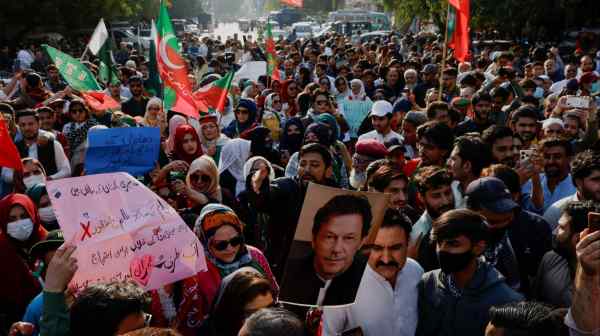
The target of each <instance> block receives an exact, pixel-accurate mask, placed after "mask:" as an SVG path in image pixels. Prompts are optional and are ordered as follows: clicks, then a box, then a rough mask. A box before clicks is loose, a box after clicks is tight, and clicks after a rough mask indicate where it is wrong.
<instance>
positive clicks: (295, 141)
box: [286, 134, 303, 154]
mask: <svg viewBox="0 0 600 336" xmlns="http://www.w3.org/2000/svg"><path fill="white" fill-rule="evenodd" d="M302 139H303V136H302V134H290V135H288V136H287V138H286V145H287V147H288V148H286V149H287V150H288V151H289V152H290V154H293V153H295V152H297V151H299V150H300V147H302Z"/></svg>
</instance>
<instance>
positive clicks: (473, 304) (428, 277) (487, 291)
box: [416, 261, 524, 336]
mask: <svg viewBox="0 0 600 336" xmlns="http://www.w3.org/2000/svg"><path fill="white" fill-rule="evenodd" d="M447 278H448V276H447V275H445V274H444V273H442V272H441V270H440V269H437V270H434V271H431V272H427V273H425V274H424V275H423V278H422V279H421V282H420V283H419V286H418V289H419V324H418V326H417V333H416V335H417V336H426V335H427V336H429V335H436V336H451V335H456V336H481V335H483V334H485V327H486V325H487V323H488V321H489V313H488V312H489V309H490V307H491V306H495V305H502V304H505V303H509V302H516V301H522V300H523V299H524V298H523V297H522V296H521V294H519V293H517V292H515V291H513V290H512V289H511V288H510V287H508V285H507V284H506V283H505V281H504V277H503V276H502V275H501V274H500V273H498V271H496V269H495V268H494V267H493V266H491V265H490V264H488V263H486V262H483V261H480V262H479V267H478V268H477V271H475V274H474V275H473V278H472V279H471V281H470V282H469V283H468V284H467V286H466V287H465V288H464V289H463V290H462V295H460V296H459V297H456V296H455V295H453V294H452V292H451V290H450V288H449V287H448V281H447Z"/></svg>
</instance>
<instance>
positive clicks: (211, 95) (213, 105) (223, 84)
mask: <svg viewBox="0 0 600 336" xmlns="http://www.w3.org/2000/svg"><path fill="white" fill-rule="evenodd" d="M232 82H233V71H230V72H228V73H227V74H226V75H225V76H224V77H223V78H221V79H219V80H216V81H214V82H212V83H210V84H208V85H205V86H203V87H201V88H200V89H199V90H198V91H196V92H194V99H196V101H199V102H202V103H204V104H205V105H206V106H208V108H210V109H214V110H216V111H218V112H220V113H222V112H223V111H224V110H225V102H226V101H227V94H228V93H229V90H230V89H231V83H232Z"/></svg>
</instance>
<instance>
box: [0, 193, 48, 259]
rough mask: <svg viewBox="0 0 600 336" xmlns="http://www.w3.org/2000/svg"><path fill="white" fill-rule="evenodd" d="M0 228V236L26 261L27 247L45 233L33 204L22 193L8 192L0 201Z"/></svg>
mask: <svg viewBox="0 0 600 336" xmlns="http://www.w3.org/2000/svg"><path fill="white" fill-rule="evenodd" d="M0 229H1V233H0V236H2V237H4V238H6V240H7V242H8V243H9V244H11V245H12V246H13V247H15V248H16V250H17V253H18V254H19V255H20V256H21V258H22V259H23V260H24V261H26V262H27V261H29V249H30V248H31V247H32V246H33V244H35V243H37V242H39V241H40V240H42V239H44V238H45V237H46V233H47V231H46V229H44V227H43V226H42V223H41V221H40V217H39V215H38V212H37V210H36V208H35V205H34V204H33V202H32V201H31V199H30V198H29V197H27V195H23V194H10V195H8V196H6V197H4V198H3V199H2V200H1V201H0Z"/></svg>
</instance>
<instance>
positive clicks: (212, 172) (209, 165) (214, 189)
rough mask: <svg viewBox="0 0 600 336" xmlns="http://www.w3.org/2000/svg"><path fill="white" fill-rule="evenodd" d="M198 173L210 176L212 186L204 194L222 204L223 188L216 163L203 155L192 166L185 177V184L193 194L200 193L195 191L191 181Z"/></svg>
mask: <svg viewBox="0 0 600 336" xmlns="http://www.w3.org/2000/svg"><path fill="white" fill-rule="evenodd" d="M197 171H200V172H202V173H203V174H206V175H208V176H210V185H209V186H208V189H207V190H206V191H205V192H204V193H205V194H206V195H207V196H208V197H210V198H212V199H215V200H217V201H219V202H221V200H222V197H221V187H220V186H219V170H218V168H217V165H216V164H215V161H214V160H213V159H212V158H211V157H210V156H208V155H202V156H201V157H199V158H197V159H196V160H194V161H193V162H192V164H190V169H189V170H188V173H187V176H186V177H185V183H186V184H187V186H188V187H189V189H190V191H191V192H199V191H198V190H196V189H194V187H193V186H192V183H191V181H190V176H192V175H193V174H194V173H196V172H197Z"/></svg>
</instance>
